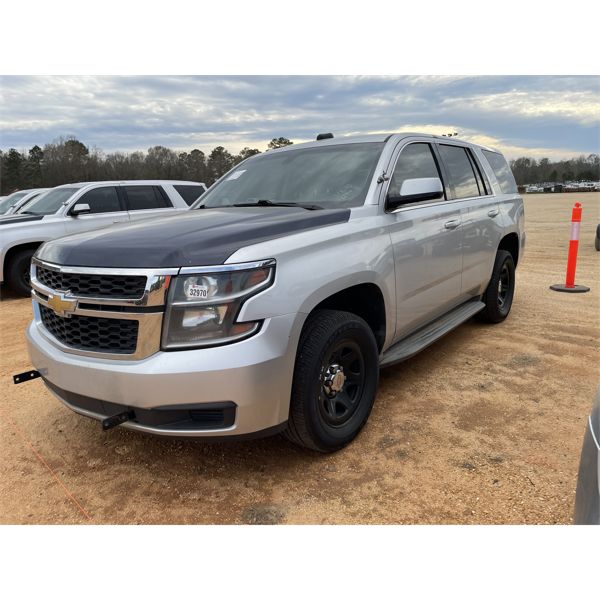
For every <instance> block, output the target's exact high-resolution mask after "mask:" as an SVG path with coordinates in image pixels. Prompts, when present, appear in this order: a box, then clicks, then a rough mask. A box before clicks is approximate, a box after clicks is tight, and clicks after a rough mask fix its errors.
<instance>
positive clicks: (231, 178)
mask: <svg viewBox="0 0 600 600" xmlns="http://www.w3.org/2000/svg"><path fill="white" fill-rule="evenodd" d="M245 172H246V169H242V170H241V171H236V172H235V173H232V174H231V175H230V176H229V177H228V178H227V181H233V180H234V179H239V178H240V177H241V176H242V175H243V174H244V173H245Z"/></svg>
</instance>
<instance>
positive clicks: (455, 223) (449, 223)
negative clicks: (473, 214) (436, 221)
mask: <svg viewBox="0 0 600 600" xmlns="http://www.w3.org/2000/svg"><path fill="white" fill-rule="evenodd" d="M459 225H460V221H459V220H458V219H452V221H446V222H445V223H444V227H445V228H446V229H456V228H457V227H458V226H459Z"/></svg>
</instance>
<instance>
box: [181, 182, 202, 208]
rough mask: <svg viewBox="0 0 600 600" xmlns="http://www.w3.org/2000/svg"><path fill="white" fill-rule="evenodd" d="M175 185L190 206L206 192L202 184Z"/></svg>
mask: <svg viewBox="0 0 600 600" xmlns="http://www.w3.org/2000/svg"><path fill="white" fill-rule="evenodd" d="M173 187H174V188H175V190H176V191H177V192H178V193H179V195H180V196H181V197H182V198H183V199H184V200H185V203H186V204H187V205H188V206H191V205H192V204H194V202H196V200H198V198H200V196H202V194H204V188H203V187H202V186H201V185H174V186H173Z"/></svg>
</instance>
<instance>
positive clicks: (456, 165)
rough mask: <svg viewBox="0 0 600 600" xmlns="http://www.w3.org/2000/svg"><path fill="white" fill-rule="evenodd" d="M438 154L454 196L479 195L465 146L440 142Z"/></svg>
mask: <svg viewBox="0 0 600 600" xmlns="http://www.w3.org/2000/svg"><path fill="white" fill-rule="evenodd" d="M440 154H441V155H442V159H443V161H444V164H445V165H446V169H447V171H448V176H449V177H450V185H451V187H452V188H453V191H454V194H453V197H454V198H472V197H476V196H479V187H478V185H477V180H476V179H475V173H474V172H473V167H472V166H471V161H470V160H469V157H468V156H467V152H466V150H465V148H462V147H461V146H447V145H446V144H440Z"/></svg>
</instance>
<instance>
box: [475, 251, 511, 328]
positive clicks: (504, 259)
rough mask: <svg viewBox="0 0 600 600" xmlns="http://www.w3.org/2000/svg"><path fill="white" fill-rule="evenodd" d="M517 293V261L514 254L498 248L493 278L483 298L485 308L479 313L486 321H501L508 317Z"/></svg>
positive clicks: (478, 316) (479, 316)
mask: <svg viewBox="0 0 600 600" xmlns="http://www.w3.org/2000/svg"><path fill="white" fill-rule="evenodd" d="M514 295H515V262H514V260H513V257H512V254H511V253H510V252H507V251H506V250H498V253H497V254H496V260H495V262H494V270H493V271H492V278H491V279H490V283H489V284H488V286H487V289H486V290H485V293H484V294H483V296H482V298H481V300H482V302H484V303H485V308H484V309H483V310H482V311H481V312H479V313H477V319H478V320H479V321H483V322H484V323H501V322H502V321H504V319H506V317H508V313H509V312H510V308H511V306H512V301H513V298H514Z"/></svg>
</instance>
